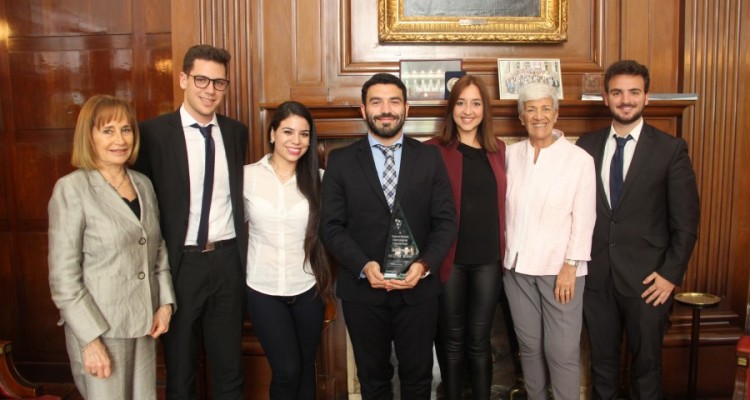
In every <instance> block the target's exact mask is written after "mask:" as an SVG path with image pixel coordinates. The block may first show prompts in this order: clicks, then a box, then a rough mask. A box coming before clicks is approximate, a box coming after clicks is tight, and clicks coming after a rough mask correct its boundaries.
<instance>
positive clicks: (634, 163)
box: [617, 124, 654, 204]
mask: <svg viewBox="0 0 750 400" xmlns="http://www.w3.org/2000/svg"><path fill="white" fill-rule="evenodd" d="M653 149H654V132H652V131H651V129H649V127H648V125H646V124H644V125H643V128H642V130H641V135H640V136H639V137H638V143H637V144H636V145H635V152H634V153H633V159H632V160H631V161H630V166H629V167H628V174H627V175H626V176H625V180H624V181H623V184H622V191H621V192H620V199H619V200H617V203H618V204H622V203H623V202H624V201H627V198H628V192H629V191H630V188H631V187H632V186H633V182H635V181H637V180H638V173H639V172H640V170H641V167H642V166H643V164H644V163H645V162H646V160H648V158H649V157H650V156H651V152H652V151H653Z"/></svg>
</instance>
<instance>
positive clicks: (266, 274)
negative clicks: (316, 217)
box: [243, 154, 315, 296]
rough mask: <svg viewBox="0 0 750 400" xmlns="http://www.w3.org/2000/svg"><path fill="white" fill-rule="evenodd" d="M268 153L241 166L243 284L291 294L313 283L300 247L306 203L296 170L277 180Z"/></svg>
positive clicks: (306, 208) (305, 222) (303, 250)
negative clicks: (244, 242)
mask: <svg viewBox="0 0 750 400" xmlns="http://www.w3.org/2000/svg"><path fill="white" fill-rule="evenodd" d="M269 158H270V154H267V155H265V156H264V157H263V158H261V159H260V161H258V162H256V163H254V164H250V165H246V166H245V182H244V187H243V198H244V202H245V220H247V221H248V222H249V235H248V246H247V247H248V249H247V286H249V287H250V288H252V289H253V290H256V291H258V292H261V293H265V294H268V295H272V296H294V295H297V294H300V293H304V292H305V291H307V290H308V289H310V288H311V287H313V286H314V285H315V276H314V275H313V273H312V269H311V267H310V262H309V261H307V262H305V249H304V242H305V231H306V229H307V220H308V217H309V205H308V202H307V199H306V198H305V197H304V196H303V195H302V194H301V193H300V192H299V190H298V189H297V176H296V175H295V176H292V177H291V178H289V180H288V181H286V182H285V183H281V182H280V181H279V179H278V178H277V177H276V174H275V173H274V170H273V167H271V164H269V163H268V160H269Z"/></svg>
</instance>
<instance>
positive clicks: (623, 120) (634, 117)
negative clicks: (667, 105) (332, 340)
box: [612, 108, 643, 125]
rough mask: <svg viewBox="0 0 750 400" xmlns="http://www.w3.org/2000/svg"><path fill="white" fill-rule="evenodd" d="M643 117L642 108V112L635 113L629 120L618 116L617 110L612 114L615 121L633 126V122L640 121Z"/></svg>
mask: <svg viewBox="0 0 750 400" xmlns="http://www.w3.org/2000/svg"><path fill="white" fill-rule="evenodd" d="M641 116H643V109H642V108H641V109H640V111H638V112H636V113H634V114H633V115H631V116H630V117H629V118H624V117H621V116H620V115H619V114H617V112H616V109H615V112H613V113H612V119H614V120H615V121H617V122H618V123H620V124H623V125H629V124H632V123H633V122H635V121H638V120H639V119H640V118H641Z"/></svg>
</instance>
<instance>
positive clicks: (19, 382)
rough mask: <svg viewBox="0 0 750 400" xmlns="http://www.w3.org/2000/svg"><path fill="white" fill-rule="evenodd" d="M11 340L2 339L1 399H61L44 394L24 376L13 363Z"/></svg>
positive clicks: (0, 359) (0, 341)
mask: <svg viewBox="0 0 750 400" xmlns="http://www.w3.org/2000/svg"><path fill="white" fill-rule="evenodd" d="M11 350H12V347H11V344H10V342H8V341H6V340H0V399H44V400H61V399H60V398H59V397H57V396H44V395H43V394H42V389H41V387H40V386H39V385H35V384H33V383H31V382H29V381H27V380H26V379H23V377H22V376H21V375H20V374H19V373H18V370H16V367H15V365H13V354H12V353H11Z"/></svg>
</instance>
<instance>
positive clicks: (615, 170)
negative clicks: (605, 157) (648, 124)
mask: <svg viewBox="0 0 750 400" xmlns="http://www.w3.org/2000/svg"><path fill="white" fill-rule="evenodd" d="M614 138H615V141H617V148H616V149H615V155H614V156H612V164H611V165H610V166H609V203H610V205H611V206H612V209H613V210H614V209H615V207H617V200H618V199H619V198H620V192H621V191H622V182H623V177H622V171H623V162H624V161H625V157H624V153H625V144H626V143H627V142H628V140H630V139H632V138H633V137H632V136H630V135H628V137H626V138H621V137H619V136H617V135H614Z"/></svg>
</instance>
